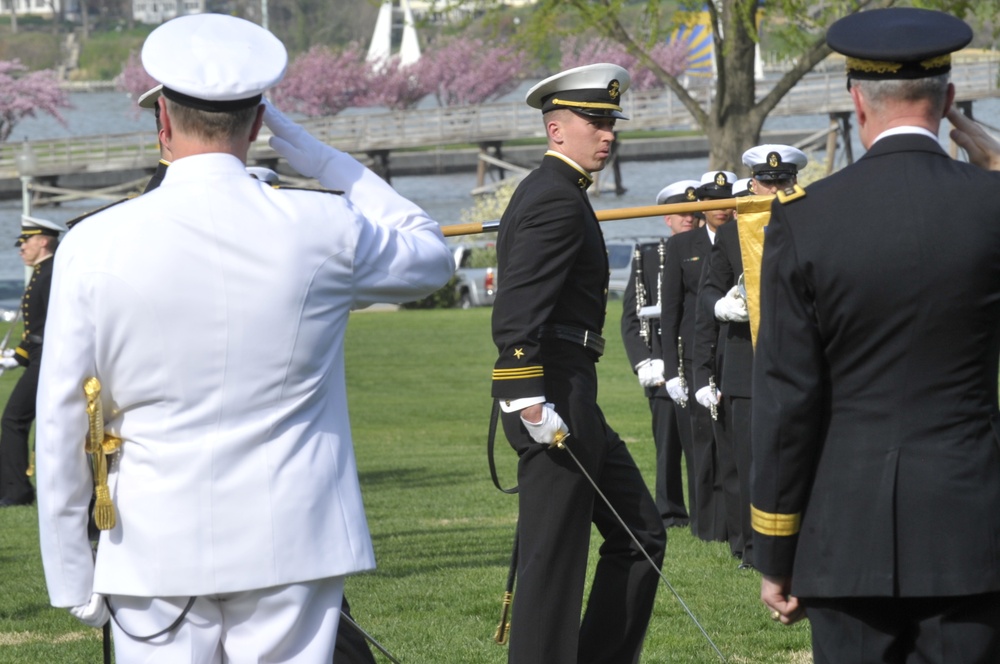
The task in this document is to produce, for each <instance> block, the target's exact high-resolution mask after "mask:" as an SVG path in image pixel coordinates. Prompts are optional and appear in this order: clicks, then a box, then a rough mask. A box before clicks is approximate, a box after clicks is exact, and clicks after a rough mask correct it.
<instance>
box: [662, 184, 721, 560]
mask: <svg viewBox="0 0 1000 664" xmlns="http://www.w3.org/2000/svg"><path fill="white" fill-rule="evenodd" d="M735 181H736V174H735V173H732V172H730V171H709V172H707V173H704V174H703V175H702V176H701V178H700V179H699V181H698V187H697V189H696V190H695V194H696V196H697V197H698V199H699V200H713V199H728V198H732V195H733V183H734V182H735ZM732 216H733V210H732V209H723V210H709V211H707V212H706V213H705V225H704V226H702V227H701V228H697V229H695V230H693V231H691V232H690V233H685V234H684V235H682V236H680V237H678V238H676V239H675V240H673V241H672V242H670V243H669V244H668V245H667V258H666V265H665V267H664V270H663V276H662V284H661V288H662V293H663V299H662V302H661V305H662V306H661V314H660V316H661V318H660V323H661V326H662V327H661V334H662V335H663V344H662V348H663V365H664V377H665V378H666V381H667V382H666V389H667V393H668V394H669V395H670V397H671V398H672V399H673V400H674V403H675V407H676V409H677V416H678V418H679V419H680V421H682V422H683V421H685V420H686V421H688V422H689V423H690V435H691V446H690V448H691V450H692V456H693V466H694V474H695V479H694V484H695V486H694V491H693V493H694V501H695V502H694V505H692V506H691V529H692V532H693V533H694V534H695V535H696V536H698V537H699V538H701V539H702V540H704V541H706V542H722V541H725V540H726V518H725V503H724V500H723V497H722V484H721V482H722V477H721V476H720V475H719V474H718V467H717V466H718V454H717V452H718V450H717V447H716V442H715V436H714V433H713V431H712V418H711V415H710V412H709V410H708V409H707V408H703V407H702V406H701V405H699V404H698V403H697V402H696V401H695V399H694V394H695V390H694V389H692V388H693V386H694V385H695V380H696V376H695V371H694V368H695V365H694V360H695V346H696V343H697V341H696V334H695V317H696V314H697V309H698V291H699V289H700V287H701V274H702V267H703V266H704V265H705V263H704V261H705V259H706V258H707V256H708V252H709V251H710V250H711V248H712V244H713V243H714V242H715V237H716V233H717V231H718V229H719V228H720V227H721V226H722V225H723V224H725V223H727V222H728V221H729V220H730V219H732ZM709 343H710V344H712V340H709ZM682 366H683V368H684V371H683V372H682V371H681V370H680V369H681V367H682Z"/></svg>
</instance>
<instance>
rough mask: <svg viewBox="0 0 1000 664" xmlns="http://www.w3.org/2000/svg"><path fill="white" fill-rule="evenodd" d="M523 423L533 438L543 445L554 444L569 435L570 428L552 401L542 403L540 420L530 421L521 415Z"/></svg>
mask: <svg viewBox="0 0 1000 664" xmlns="http://www.w3.org/2000/svg"><path fill="white" fill-rule="evenodd" d="M521 423H522V424H524V428H525V429H527V430H528V434H529V435H530V436H531V438H532V440H534V441H535V442H536V443H540V444H542V445H552V444H553V443H556V442H558V441H560V440H562V439H563V438H565V437H566V436H568V435H569V428H568V427H567V426H566V423H565V422H563V419H562V418H561V417H559V413H557V412H556V407H555V406H553V405H552V404H550V403H545V404H542V419H541V421H540V422H528V421H527V420H525V419H524V417H523V416H522V417H521Z"/></svg>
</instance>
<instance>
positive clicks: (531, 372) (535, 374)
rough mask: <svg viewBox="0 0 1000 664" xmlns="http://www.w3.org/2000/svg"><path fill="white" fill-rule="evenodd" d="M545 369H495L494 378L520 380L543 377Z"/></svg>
mask: <svg viewBox="0 0 1000 664" xmlns="http://www.w3.org/2000/svg"><path fill="white" fill-rule="evenodd" d="M544 375H545V370H544V369H543V368H542V367H540V366H536V367H523V368H520V369H494V370H493V380H519V379H522V378H541V377H542V376H544Z"/></svg>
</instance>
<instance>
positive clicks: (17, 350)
mask: <svg viewBox="0 0 1000 664" xmlns="http://www.w3.org/2000/svg"><path fill="white" fill-rule="evenodd" d="M14 352H15V353H17V354H18V355H20V356H21V357H23V358H24V359H28V357H29V355H28V351H26V350H24V349H23V348H21V347H20V346H18V347H17V348H15V349H14Z"/></svg>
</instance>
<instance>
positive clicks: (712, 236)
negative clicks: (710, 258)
mask: <svg viewBox="0 0 1000 664" xmlns="http://www.w3.org/2000/svg"><path fill="white" fill-rule="evenodd" d="M705 230H706V231H708V241H709V242H711V243H712V244H715V231H713V230H712V227H711V226H709V225H708V224H705Z"/></svg>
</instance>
